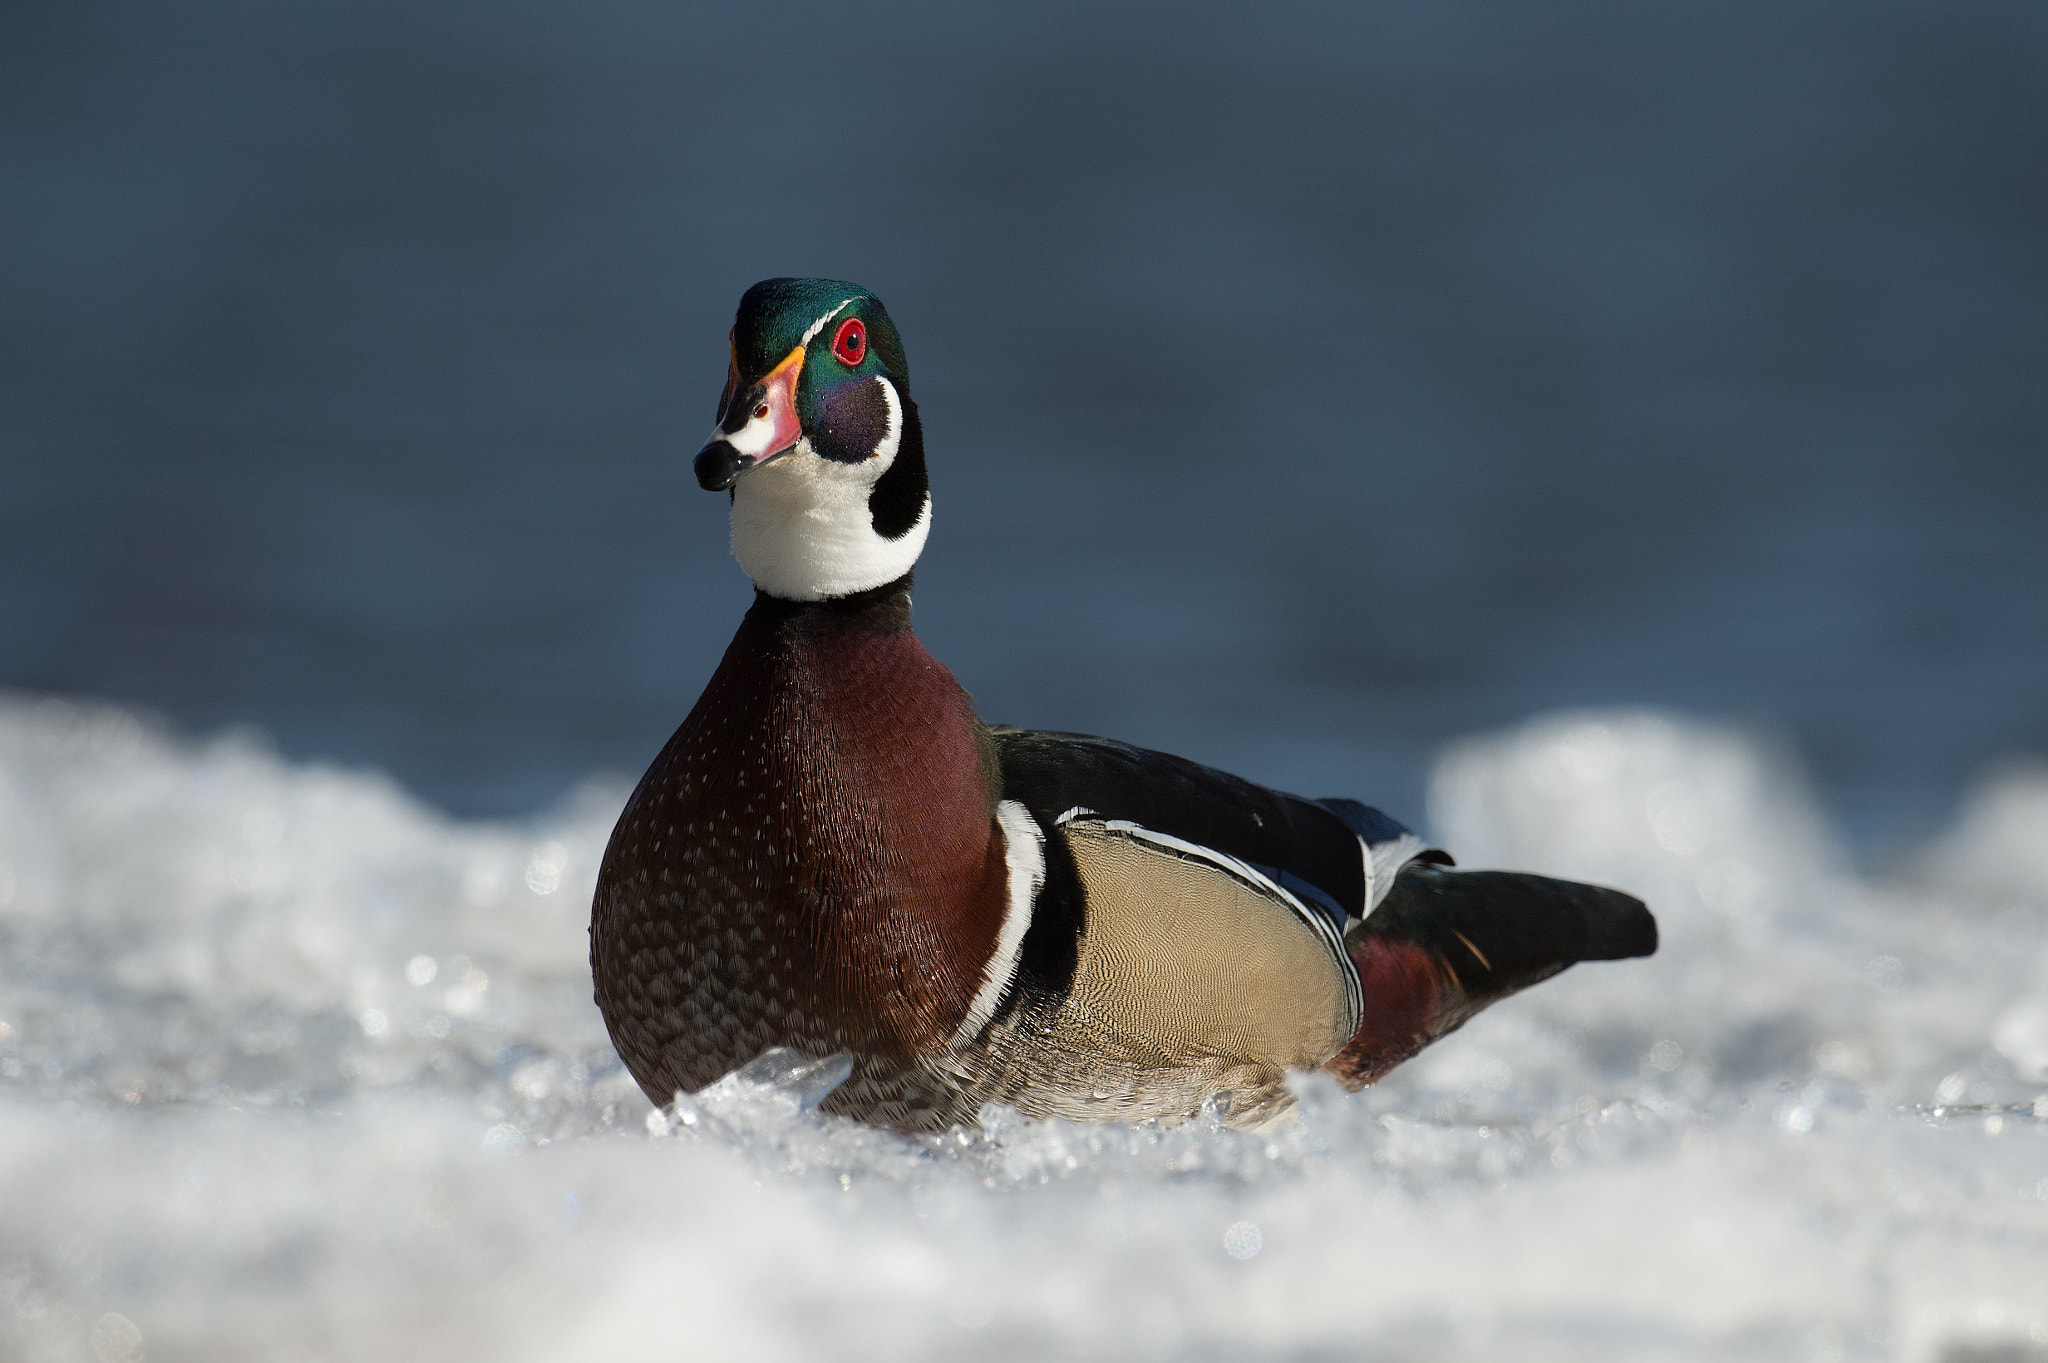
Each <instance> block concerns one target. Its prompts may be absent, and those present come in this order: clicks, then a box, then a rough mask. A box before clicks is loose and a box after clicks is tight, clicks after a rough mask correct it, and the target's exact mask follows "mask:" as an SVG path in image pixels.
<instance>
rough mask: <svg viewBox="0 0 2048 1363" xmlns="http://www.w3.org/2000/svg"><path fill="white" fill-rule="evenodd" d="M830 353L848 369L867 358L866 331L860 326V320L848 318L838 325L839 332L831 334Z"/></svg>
mask: <svg viewBox="0 0 2048 1363" xmlns="http://www.w3.org/2000/svg"><path fill="white" fill-rule="evenodd" d="M832 353H833V354H834V355H837V356H838V357H839V362H840V363H841V364H843V365H845V366H846V367H847V368H848V369H853V368H855V367H857V366H858V365H859V364H860V362H861V361H862V360H864V359H866V358H867V357H868V329H867V328H866V327H864V326H862V325H861V321H860V318H858V317H849V318H847V319H846V320H845V321H844V322H841V323H840V324H839V330H837V331H835V332H833V333H832Z"/></svg>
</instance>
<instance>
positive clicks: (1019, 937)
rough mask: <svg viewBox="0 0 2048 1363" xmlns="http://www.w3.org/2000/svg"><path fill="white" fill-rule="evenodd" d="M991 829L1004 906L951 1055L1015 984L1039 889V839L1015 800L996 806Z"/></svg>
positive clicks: (1041, 870) (1034, 825) (1031, 821)
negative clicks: (1005, 873)
mask: <svg viewBox="0 0 2048 1363" xmlns="http://www.w3.org/2000/svg"><path fill="white" fill-rule="evenodd" d="M996 823H997V824H998V825H999V826H1000V827H1001V828H1002V830H1003V861H1004V863H1005V864H1006V865H1007V866H1008V867H1009V868H1010V895H1009V902H1008V904H1006V905H1005V906H1004V908H1003V926H1002V928H1001V930H999V931H998V932H997V933H996V945H995V949H994V950H993V951H991V952H990V953H989V958H988V964H987V965H986V966H984V967H982V972H981V988H980V989H979V990H978V991H976V993H975V995H974V1002H972V1003H970V1004H968V1005H967V1018H966V1020H965V1021H963V1022H962V1023H961V1024H960V1030H958V1031H957V1032H955V1033H953V1047H954V1049H956V1050H957V1049H959V1048H960V1047H962V1046H965V1045H967V1044H969V1043H970V1042H972V1041H973V1040H974V1039H975V1038H976V1037H978V1036H980V1035H981V1031H982V1028H984V1027H986V1026H988V1022H989V1019H990V1018H992V1017H994V1016H995V1013H996V1005H997V1004H999V1003H1001V1002H1002V1001H1003V994H1004V993H1005V992H1006V991H1007V990H1008V989H1009V987H1010V982H1011V981H1012V980H1014V979H1016V978H1017V958H1018V956H1019V955H1020V954H1021V953H1022V951H1023V949H1024V934H1025V933H1027V932H1029V931H1030V930H1031V909H1032V906H1033V905H1034V904H1036V903H1037V902H1038V892H1039V891H1040V890H1041V889H1043V888H1044V887H1045V835H1044V834H1043V833H1041V832H1039V831H1038V821H1037V820H1036V819H1034V818H1032V817H1031V811H1029V810H1027V809H1025V808H1024V806H1023V805H1021V804H1019V803H1017V802H1016V801H1015V800H1004V801H1002V802H1001V803H1000V804H998V805H997V806H996Z"/></svg>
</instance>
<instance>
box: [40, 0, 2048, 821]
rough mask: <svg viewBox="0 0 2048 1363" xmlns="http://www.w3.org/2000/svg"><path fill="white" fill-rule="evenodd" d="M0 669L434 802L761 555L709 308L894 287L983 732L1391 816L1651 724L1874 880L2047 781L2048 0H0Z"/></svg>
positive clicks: (669, 714)
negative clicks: (2020, 790)
mask: <svg viewBox="0 0 2048 1363" xmlns="http://www.w3.org/2000/svg"><path fill="white" fill-rule="evenodd" d="M0 241H4V243H5V249H4V250H0V686H5V687H10V688H17V689H26V690H31V691H43V692H55V693H60V694H65V695H74V696H92V697H102V698H107V699H111V700H114V701H118V702H122V703H125V704H133V705H140V706H143V707H146V708H149V709H153V710H155V711H158V712H160V713H163V714H166V715H168V716H169V717H171V718H172V720H173V721H174V722H176V723H177V724H178V725H180V726H183V727H185V728H187V729H191V730H197V731H209V730H212V729H215V728H218V727H220V726H224V725H238V724H252V725H255V726H258V727H260V728H261V729H263V730H265V731H267V732H269V733H270V734H271V735H273V736H274V738H275V740H276V742H277V743H278V745H279V746H280V747H281V748H282V749H283V751H284V752H285V753H286V754H287V755H288V756H291V757H294V758H301V759H320V760H327V761H332V762H336V763H341V764H344V765H350V766H369V767H375V768H378V769H381V770H384V771H387V772H389V773H391V774H392V775H394V776H395V777H396V778H398V779H399V780H400V781H402V782H403V783H405V784H406V785H407V786H408V787H410V788H412V789H413V790H415V791H417V792H419V793H420V794H422V795H424V796H425V797H427V798H428V799H430V800H432V801H434V802H436V803H437V804H439V805H441V806H442V807H444V808H446V809H448V810H450V811H452V812H455V813H457V814H461V815H489V816H514V815H521V814H524V813H528V812H531V811H535V810H538V809H541V808H544V807H547V806H549V805H550V804H551V803H552V802H554V801H557V800H559V799H560V798H561V796H562V794H563V792H564V791H565V790H567V789H568V788H569V787H571V786H572V785H573V784H574V783H575V782H577V781H578V780H580V779H581V778H583V777H585V776H587V775H588V774H590V773H592V772H594V771H604V770H612V771H619V772H625V773H628V774H632V773H637V772H638V771H639V770H640V769H641V768H642V767H644V765H645V764H646V762H647V760H648V759H649V758H650V757H651V756H652V754H653V753H654V751H655V750H656V749H657V748H658V747H659V745H660V744H661V742H662V741H663V740H664V739H665V737H666V736H667V734H668V733H669V732H670V730H671V729H672V728H673V727H674V726H675V725H676V724H677V723H678V722H679V721H680V720H681V718H682V716H683V715H684V713H685V712H686V711H687V709H688V707H689V705H690V704H691V702H692V701H693V700H694V698H695V696H696V694H697V692H698V690H699V688H700V687H701V686H702V684H703V682H704V680H705V678H706V677H707V676H708V675H709V673H710V670H711V669H712V668H713V666H715V664H716V661H717V658H718V656H719V654H720V652H721V651H722V649H723V648H724V646H725V643H726V641H727V639H728V638H729V637H730V634H731V631H732V629H733V627H734V625H735V624H736V623H737V620H738V618H739V615H740V614H741V612H742V611H743V609H744V608H745V605H746V603H747V600H748V597H749V587H748V585H747V583H746V581H745V579H744V578H743V576H742V575H741V574H740V572H739V570H738V568H737V566H736V565H735V564H733V563H732V561H731V559H730V557H729V556H728V554H727V552H726V545H725V539H726V527H725V514H726V504H725V500H724V499H723V498H720V497H714V496H711V495H708V494H705V493H702V492H700V491H699V490H698V489H697V488H696V487H695V485H694V482H693V480H692V479H691V476H690V470H689V456H690V455H691V454H692V453H694V451H695V450H696V448H697V447H698V445H699V444H700V443H701V440H702V438H703V435H704V434H705V432H706V430H707V429H708V425H709V422H710V418H711V409H712V406H713V403H714V400H715V398H716V396H717V394H718V390H719V388H720V386H721V383H722V381H723V377H724V368H725V334H726V329H727V327H728V325H729V324H730V318H731V314H732V309H733V306H734V304H735V303H736V302H737V300H738V298H739V295H740V293H741V291H742V290H743V289H744V288H745V287H746V286H747V285H748V284H750V283H752V282H753V281H755V280H756V279H759V278H762V277H764V276H769V275H777V274H822V275H831V276H837V277H842V278H849V279H853V280H857V281H859V282H861V283H863V284H865V285H867V286H868V287H870V288H872V289H873V290H875V291H876V292H877V293H878V294H879V296H880V297H881V298H882V299H883V300H884V301H885V302H886V303H887V305H888V306H889V308H890V311H891V313H892V314H893V315H894V316H895V318H896V319H897V321H898V323H899V325H900V326H901V328H902V331H903V333H904V336H905V338H906V342H907V344H908V347H909V353H910V360H911V367H912V380H913V383H912V387H913V391H914V392H915V394H916V396H917V398H918V401H919V403H920V406H921V408H922V410H923V413H924V417H925V427H926V431H927V436H928V442H929V450H930V458H931V468H932V478H933V484H934V492H935V497H936V517H937V518H936V522H935V529H934V532H933V535H932V539H931V543H930V548H929V550H928V551H927V553H926V555H925V558H924V561H923V564H922V565H921V567H920V570H919V588H918V599H917V601H918V612H919V627H920V632H921V633H922V635H923V636H924V638H925V640H926V642H927V644H928V645H929V646H930V647H931V649H932V651H933V652H934V654H936V655H937V656H938V657H939V658H940V659H941V660H943V661H945V662H947V663H948V664H949V665H950V666H951V667H952V668H953V670H954V671H955V672H956V673H957V674H958V675H959V677H960V678H961V680H962V681H963V682H964V683H965V684H966V685H967V686H968V687H969V689H971V690H972V691H974V692H975V694H976V696H977V698H978V701H979V703H980V705H981V708H982V711H983V713H984V714H985V715H987V716H988V717H990V718H992V719H998V720H1003V721H1007V722H1012V723H1020V724H1027V725H1035V726H1044V727H1057V728H1068V729H1079V730H1085V731H1096V732H1106V733H1111V734H1114V735H1117V736H1119V737H1123V738H1127V739H1130V740H1133V741H1136V742H1140V743H1144V744H1148V745H1151V746H1157V747H1163V748H1167V749H1171V750H1174V751H1179V752H1182V753H1185V754H1187V755H1189V756H1192V757H1196V758H1200V759H1203V760H1206V761H1209V762H1212V763H1216V764H1219V765H1223V766H1226V767H1230V768H1232V769H1235V770H1238V771H1241V772H1242V773H1244V774H1245V775H1248V776H1252V777H1255V778H1258V779H1263V780H1267V781H1270V782H1274V783H1277V784H1281V785H1284V786H1288V787H1291V788H1295V789H1300V790H1303V791H1304V792H1305V793H1308V794H1312V795H1313V794H1323V793H1347V794H1354V795H1358V796H1361V797H1364V798H1367V799H1370V800H1374V801H1376V802H1378V803H1381V804H1383V805H1385V806H1386V807H1387V808H1388V809H1389V810H1390V811H1391V812H1393V813H1395V814H1397V815H1399V816H1401V817H1404V818H1408V819H1411V820H1415V819H1419V818H1421V816H1422V814H1423V809H1422V791H1423V784H1424V780H1425V776H1426V771H1427V766H1428V761H1429V758H1430V755H1431V754H1432V753H1433V752H1434V751H1435V750H1436V749H1438V748H1439V747H1440V746H1441V745H1442V744H1443V743H1444V742H1445V741H1446V740H1448V739H1450V738H1452V737H1454V736H1457V735H1460V734H1464V733H1468V732H1471V731H1474V730H1479V729H1485V728H1488V727H1492V726H1498V725H1501V724H1504V723H1508V722H1511V721H1514V720H1517V719H1520V718H1522V717H1524V716H1526V715H1528V714H1531V713H1533V712H1537V711H1542V710H1549V709H1554V708H1558V707H1571V706H1582V705H1607V704H1613V703H1630V702H1643V703H1650V704H1655V705H1660V706H1671V707H1677V708H1680V709H1683V710H1686V711H1690V712H1694V713H1697V714H1702V715H1707V716H1713V717H1722V718H1729V717H1732V718H1734V719H1736V720H1738V721H1740V722H1743V723H1747V724H1750V725H1754V726H1758V727H1761V728H1762V729H1764V730H1766V731H1768V732H1772V733H1775V734H1777V735H1779V736H1780V737H1782V738H1783V739H1784V740H1786V741H1787V743H1788V744H1789V746H1790V747H1791V748H1792V749H1793V750H1795V751H1796V752H1798V753H1799V754H1801V755H1802V756H1803V758H1804V760H1805V762H1806V763H1807V765H1808V766H1809V768H1810V771H1811V774H1812V776H1813V778H1814V780H1815V783H1816V785H1817V786H1818V788H1819V790H1820V792H1821V794H1822V796H1823V798H1824V799H1825V801H1826V802H1827V803H1828V804H1829V805H1830V807H1831V810H1832V812H1833V813H1834V814H1835V815H1836V816H1837V818H1838V819H1839V820H1840V821H1841V822H1842V824H1843V826H1844V827H1845V828H1846V829H1847V831H1848V834H1849V836H1850V838H1851V839H1852V841H1853V842H1854V843H1855V844H1857V845H1858V846H1859V847H1860V848H1861V849H1862V850H1863V851H1864V852H1865V853H1866V854H1867V855H1873V856H1875V855H1882V853H1883V852H1884V851H1885V850H1886V849H1889V848H1893V847H1897V846H1901V845H1904V844H1905V843H1908V842H1910V841H1912V840H1913V839H1916V838H1919V837H1921V836H1924V835H1925V834H1926V833H1928V832H1929V831H1930V830H1931V829H1933V828H1934V827H1935V826H1936V825H1937V824H1938V823H1939V822H1940V821H1941V820H1942V819H1943V818H1944V817H1945V816H1946V815H1947V814H1948V813H1949V811H1950V809H1951V808H1952V806H1953V804H1954V801H1955V799H1956V797H1957V792H1958V791H1959V790H1960V789H1961V787H1962V785H1963V783H1964V782H1965V781H1966V780H1967V779H1968V778H1969V777H1970V775H1971V774H1972V773H1973V772H1975V771H1977V770H1978V769H1980V768H1982V767H1983V766H1985V765H1986V764H1987V763H1992V762H1995V761H1997V760H1998V759H2000V758H2001V757H2002V756H2003V755H2006V754H2010V753H2013V752H2016V751H2028V750H2031V751H2034V752H2037V753H2038V752H2041V751H2043V750H2048V700H2044V697H2048V685H2044V682H2048V460H2044V457H2043V456H2044V454H2048V9H2044V8H2043V7H2042V6H2041V5H2039V4H2038V3H2036V2H2035V0H1961V2H1959V3H1943V4H1939V5H1937V4H1932V3H1856V4H1849V3H1843V2H1835V3H1812V2H1809V0H1796V2H1788V0H1769V2H1768V3H1763V2H1761V0H1760V2H1758V3H1738V2H1735V0H1712V2H1709V3H1699V4H1693V5H1687V6H1662V5H1659V6H1644V5H1635V4H1620V3H1604V2H1603V0H1568V2H1566V3H1557V4H1549V5H1544V6H1528V5H1524V4H1520V3H1511V2H1510V0H1498V2H1494V0H1451V2H1449V3H1447V2H1446V0H1428V3H1423V0H1413V2H1412V3H1398V4H1394V3H1370V4H1359V3H1345V4H1327V5H1313V4H1304V5H1299V6H1291V7H1287V8H1285V9H1284V10H1276V9H1275V8H1274V7H1268V6H1262V7H1257V8H1256V9H1254V8H1253V7H1242V6H1217V5H1203V4H1197V3H1179V4H1174V5H1171V6H1167V5H1157V6H1153V5H1135V4H1134V5H1124V6H1117V7H1107V6H1100V5H1082V4H1066V5H1060V4H1052V5H1043V6H1031V7H1021V6H1020V7H996V6H957V5H939V4H930V5H920V4H916V3H897V4H891V5H889V6H887V7H884V8H877V7H874V6H869V5H850V4H839V5H828V4H819V3H813V2H812V0H793V2H792V3H789V4H784V5H779V6H774V7H760V6H724V7H715V8H714V7H704V6H695V5H682V4H651V3H643V2H641V0H575V3H568V2H567V0H537V2H533V3H505V2H504V0H490V2H489V3H482V2H481V0H474V2H467V3H464V2H457V3H443V4H437V5H433V6H429V7H421V6H416V5H398V4H385V3H363V4H356V5H348V6H333V5H324V4H312V3H303V2H293V0H262V3H253V2H251V3H231V2H227V0H189V2H188V3H183V4H180V5H177V6H156V7H145V6H129V5H116V4H110V3H104V2H102V0H61V2H60V0H10V3H9V4H7V5H6V6H4V7H0Z"/></svg>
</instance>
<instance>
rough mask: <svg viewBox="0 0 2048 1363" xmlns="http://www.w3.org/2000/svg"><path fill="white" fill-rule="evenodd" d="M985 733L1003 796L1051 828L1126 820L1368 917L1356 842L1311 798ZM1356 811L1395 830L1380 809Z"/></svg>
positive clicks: (1185, 764) (1028, 735) (1190, 766)
mask: <svg viewBox="0 0 2048 1363" xmlns="http://www.w3.org/2000/svg"><path fill="white" fill-rule="evenodd" d="M990 736H991V737H992V738H993V739H994V741H995V745H996V753H997V755H998V759H999V761H1000V763H1001V768H1002V777H1003V798H1004V799H1006V800H1017V801H1019V802H1021V803H1022V804H1023V805H1024V807H1025V808H1026V809H1028V810H1030V811H1031V813H1032V814H1033V816H1035V817H1036V818H1037V819H1038V821H1039V823H1040V824H1041V825H1043V826H1045V827H1047V828H1050V827H1052V825H1053V822H1054V821H1055V820H1057V819H1058V818H1059V817H1060V816H1061V815H1063V814H1065V813H1066V812H1067V811H1069V810H1071V809H1076V808H1079V809H1086V810H1089V811H1091V812H1093V813H1095V814H1099V815H1101V816H1102V817H1103V818H1105V819H1128V820H1130V821H1131V822H1132V823H1135V824H1142V825H1143V826H1144V827H1146V828H1149V829H1151V830H1153V831H1154V832H1157V833H1165V834H1169V835H1170V836H1172V837H1176V838H1180V839H1182V840H1183V841H1186V842H1191V843H1195V844H1198V845H1199V846H1202V847H1209V848H1213V849H1215V850H1216V851H1218V852H1222V853H1224V854H1226V855H1228V856H1232V857H1236V858H1237V859H1238V860H1239V861H1245V862H1250V863H1251V864H1252V865H1254V866H1256V867H1259V868H1260V869H1261V870H1264V871H1267V872H1268V873H1271V872H1276V871H1277V872H1280V873H1282V874H1281V875H1279V876H1275V879H1276V880H1279V881H1280V883H1281V884H1283V885H1285V886H1287V888H1289V889H1291V890H1294V891H1295V892H1296V893H1297V894H1302V893H1304V892H1305V891H1304V887H1303V886H1302V885H1299V884H1295V883H1293V882H1297V881H1298V882H1305V883H1306V886H1307V887H1308V888H1307V890H1306V893H1307V895H1308V897H1310V898H1311V899H1314V900H1318V901H1326V902H1324V903H1323V904H1322V907H1324V908H1325V909H1326V910H1328V909H1335V910H1336V911H1337V914H1338V916H1339V918H1340V920H1341V918H1343V917H1347V916H1348V917H1357V916H1359V915H1360V914H1362V913H1363V912H1364V909H1365V868H1364V862H1363V859H1362V857H1361V855H1360V849H1359V840H1358V836H1357V835H1356V834H1355V833H1354V832H1353V831H1352V829H1351V828H1350V827H1349V826H1347V823H1346V820H1345V819H1344V817H1342V815H1340V814H1339V813H1338V812H1337V811H1335V810H1333V809H1330V808H1328V807H1326V806H1325V805H1323V804H1321V803H1319V802H1317V801H1314V800H1304V799H1302V798H1301V797H1300V796H1296V795H1286V794H1282V793H1281V792H1279V791H1277V790H1268V789H1267V788H1266V787H1264V786H1258V785H1253V784H1252V783H1251V782H1250V781H1246V780H1243V779H1241V778H1239V777H1236V776H1232V775H1230V774H1229V773H1228V772H1222V771H1217V770H1216V769H1215V768H1213V767H1205V766H1203V765H1201V764H1200V763H1199V762H1190V761H1188V760H1187V759H1186V758H1181V757H1174V756H1172V755H1170V754H1168V753H1161V752H1152V751H1149V750H1148V749H1145V748H1134V747H1132V746H1130V745H1129V744H1128V743H1118V742H1116V741H1115V740H1113V739H1107V738H1092V737H1090V736H1088V735H1086V734H1062V733H1044V732H1040V731H1036V730H1029V729H1008V728H996V729H992V730H991V731H990ZM1346 803H1349V802H1346ZM1356 808H1357V809H1359V810H1361V811H1363V812H1364V813H1365V814H1366V815H1369V816H1372V817H1374V818H1377V819H1379V820H1382V821H1384V822H1385V823H1386V824H1388V825H1390V826H1392V827H1394V828H1396V829H1399V828H1400V825H1399V824H1396V823H1395V822H1394V821H1393V820H1392V819H1388V818H1387V817H1386V816H1385V815H1384V814H1380V813H1378V811H1376V810H1369V809H1366V807H1365V806H1363V805H1359V806H1356ZM1403 831H1405V830H1403ZM1339 925H1340V927H1341V921H1340V924H1339Z"/></svg>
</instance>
